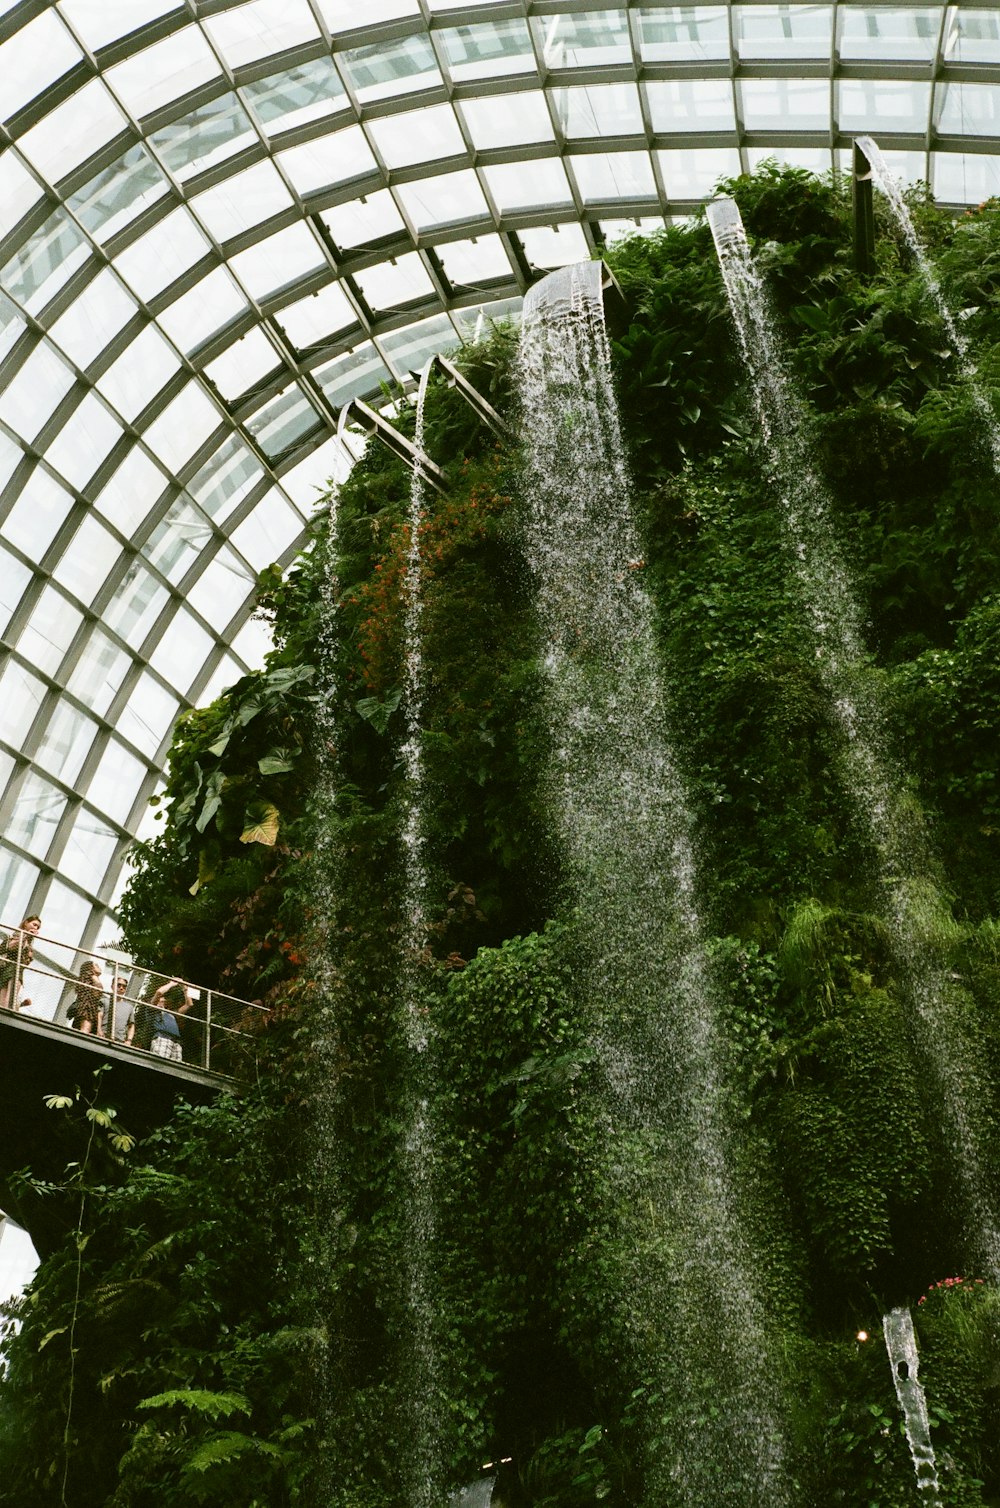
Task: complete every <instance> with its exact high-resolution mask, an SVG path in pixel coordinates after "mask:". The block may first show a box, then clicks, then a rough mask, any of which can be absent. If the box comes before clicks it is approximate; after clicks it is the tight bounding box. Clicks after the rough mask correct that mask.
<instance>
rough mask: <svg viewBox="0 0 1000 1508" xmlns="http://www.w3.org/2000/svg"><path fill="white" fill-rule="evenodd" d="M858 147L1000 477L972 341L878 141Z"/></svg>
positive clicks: (999, 448) (993, 420)
mask: <svg viewBox="0 0 1000 1508" xmlns="http://www.w3.org/2000/svg"><path fill="white" fill-rule="evenodd" d="M857 145H858V147H860V149H861V151H862V152H863V153H864V154H865V157H866V158H867V159H868V164H869V166H870V168H871V170H872V178H873V180H874V181H875V183H877V184H878V187H879V188H880V189H881V190H882V193H883V194H884V195H885V197H886V198H887V199H888V201H889V204H890V206H891V208H892V213H893V215H894V216H895V219H896V223H897V225H898V226H899V229H900V231H901V232H902V235H903V239H904V241H905V242H906V245H907V247H908V249H909V251H910V254H911V256H912V257H913V260H914V262H915V263H916V264H917V266H918V267H919V269H920V276H921V277H922V279H923V282H924V287H925V288H926V289H927V292H928V293H929V295H930V297H931V299H932V300H933V303H934V306H935V308H936V309H937V312H938V314H939V315H940V316H941V322H942V323H943V325H944V328H945V332H946V334H947V336H948V344H949V345H950V346H951V349H952V350H953V351H954V353H955V355H956V357H957V358H958V368H959V371H960V372H961V374H962V378H963V380H964V382H965V384H966V387H967V388H968V391H969V395H970V396H971V398H972V401H973V403H974V404H975V407H976V410H977V412H978V413H979V416H980V418H981V419H982V421H983V427H984V430H985V433H986V441H987V444H988V445H989V448H990V455H991V456H992V459H993V470H994V471H995V472H996V473H997V475H998V476H1000V424H998V422H997V416H996V414H995V413H994V411H993V405H992V404H991V402H990V400H989V398H987V396H986V394H985V393H984V392H983V389H982V388H981V387H980V385H979V382H978V373H977V370H976V363H975V361H974V360H973V358H972V353H971V352H970V350H969V342H968V341H967V340H966V338H965V336H964V335H963V334H962V332H961V331H960V330H959V328H958V326H957V324H956V323H955V317H954V315H953V314H952V312H951V309H950V308H949V307H948V301H947V299H946V298H945V296H944V293H943V291H942V288H941V284H940V283H939V282H938V278H937V274H936V273H935V271H934V268H933V267H932V265H931V260H930V258H929V257H928V255H927V253H926V251H925V250H924V248H923V246H922V244H921V242H920V238H919V236H918V235H917V232H916V229H915V227H914V224H913V220H912V218H911V216H910V211H909V210H908V209H907V207H906V200H905V199H904V198H903V195H902V193H901V192H900V187H899V184H898V183H897V182H896V180H895V178H893V176H892V174H891V173H890V172H889V169H888V167H887V165H886V161H885V158H884V157H883V156H882V153H881V151H880V150H879V147H878V144H877V142H875V141H873V140H872V138H871V137H870V136H859V137H858V138H857Z"/></svg>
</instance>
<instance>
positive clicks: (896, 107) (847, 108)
mask: <svg viewBox="0 0 1000 1508" xmlns="http://www.w3.org/2000/svg"><path fill="white" fill-rule="evenodd" d="M837 92H838V107H837V118H838V122H839V124H840V129H841V130H842V131H873V132H874V133H875V134H876V135H878V133H879V131H919V132H920V133H921V135H923V134H925V133H926V130H927V115H928V110H929V107H930V94H931V86H930V84H920V83H917V82H916V80H913V81H911V82H909V83H906V84H903V83H894V82H890V81H887V80H883V79H878V80H875V79H843V80H842V81H841V82H840V84H839V85H838V91H837Z"/></svg>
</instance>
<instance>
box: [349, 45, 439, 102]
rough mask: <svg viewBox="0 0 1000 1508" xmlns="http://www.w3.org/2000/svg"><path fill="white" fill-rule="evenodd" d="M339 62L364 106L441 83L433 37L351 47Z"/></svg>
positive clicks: (430, 87)
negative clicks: (432, 41) (431, 41)
mask: <svg viewBox="0 0 1000 1508" xmlns="http://www.w3.org/2000/svg"><path fill="white" fill-rule="evenodd" d="M337 62H338V63H339V64H340V66H341V68H342V69H343V70H344V77H345V78H346V79H347V82H348V83H349V84H350V85H351V87H352V89H353V90H354V92H355V94H356V95H357V97H358V101H359V103H360V104H362V105H366V104H370V103H371V101H372V100H377V99H388V98H393V99H394V98H396V97H397V96H398V95H401V94H406V93H407V92H408V91H410V90H412V89H432V88H434V86H435V85H437V84H440V83H442V78H441V70H440V69H439V68H438V65H437V60H436V59H435V57H434V49H433V47H432V46H431V44H430V38H429V37H426V36H420V35H419V34H417V35H415V36H412V37H400V38H398V39H397V40H395V41H391V42H372V43H369V44H368V45H367V46H366V47H352V48H349V49H348V50H347V51H346V52H342V53H339V54H338V56H337Z"/></svg>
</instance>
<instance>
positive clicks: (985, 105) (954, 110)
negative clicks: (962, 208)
mask: <svg viewBox="0 0 1000 1508" xmlns="http://www.w3.org/2000/svg"><path fill="white" fill-rule="evenodd" d="M935 107H936V108H935V112H934V113H935V115H936V116H937V120H936V121H935V123H934V124H935V125H936V126H937V129H938V130H939V131H941V132H943V133H945V134H954V135H961V136H995V135H996V132H997V121H998V120H1000V86H998V85H996V84H941V85H939V86H938V91H937V96H936V99H935ZM977 202H978V201H977Z"/></svg>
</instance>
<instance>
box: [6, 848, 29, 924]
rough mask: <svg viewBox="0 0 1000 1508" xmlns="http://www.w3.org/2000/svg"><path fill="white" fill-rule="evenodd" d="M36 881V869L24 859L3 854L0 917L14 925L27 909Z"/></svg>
mask: <svg viewBox="0 0 1000 1508" xmlns="http://www.w3.org/2000/svg"><path fill="white" fill-rule="evenodd" d="M37 883H38V870H37V869H36V868H35V866H34V864H29V863H28V862H27V860H26V859H17V858H15V857H14V855H13V854H4V861H3V863H2V864H0V917H2V918H3V919H4V920H5V921H6V922H7V923H8V925H9V926H16V925H17V923H18V922H19V921H20V920H21V918H22V916H24V915H25V913H26V912H27V911H28V910H29V908H30V904H31V896H32V894H33V893H34V889H35V886H36V885H37Z"/></svg>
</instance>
